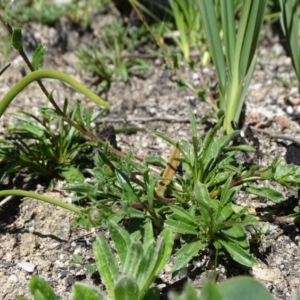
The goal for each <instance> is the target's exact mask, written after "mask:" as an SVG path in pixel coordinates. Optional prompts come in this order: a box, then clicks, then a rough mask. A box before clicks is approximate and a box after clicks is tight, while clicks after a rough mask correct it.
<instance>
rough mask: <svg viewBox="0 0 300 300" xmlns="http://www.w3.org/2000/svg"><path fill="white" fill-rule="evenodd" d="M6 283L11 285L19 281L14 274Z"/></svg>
mask: <svg viewBox="0 0 300 300" xmlns="http://www.w3.org/2000/svg"><path fill="white" fill-rule="evenodd" d="M8 281H10V282H12V283H17V282H18V281H19V279H18V277H17V276H16V275H15V274H12V275H10V276H9V277H8Z"/></svg>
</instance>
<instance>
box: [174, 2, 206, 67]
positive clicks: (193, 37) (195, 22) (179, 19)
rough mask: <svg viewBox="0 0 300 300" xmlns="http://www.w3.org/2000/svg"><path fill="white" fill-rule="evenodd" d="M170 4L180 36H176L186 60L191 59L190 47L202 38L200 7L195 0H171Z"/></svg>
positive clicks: (194, 45)
mask: <svg viewBox="0 0 300 300" xmlns="http://www.w3.org/2000/svg"><path fill="white" fill-rule="evenodd" d="M170 5H171V8H172V13H173V16H174V19H175V23H176V28H177V30H178V31H179V37H178V38H175V40H176V42H177V44H178V46H179V48H180V49H181V51H182V53H183V57H184V60H185V61H187V62H188V61H189V60H190V49H191V48H192V47H196V46H197V45H199V44H200V41H201V39H202V36H201V34H202V32H201V22H200V13H199V7H198V5H197V3H196V2H195V1H185V0H171V1H170Z"/></svg>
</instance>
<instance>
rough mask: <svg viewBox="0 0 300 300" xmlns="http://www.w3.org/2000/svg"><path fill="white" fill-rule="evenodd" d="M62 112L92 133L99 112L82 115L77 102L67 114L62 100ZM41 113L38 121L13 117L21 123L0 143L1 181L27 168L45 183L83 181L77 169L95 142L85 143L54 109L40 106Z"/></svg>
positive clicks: (10, 130)
mask: <svg viewBox="0 0 300 300" xmlns="http://www.w3.org/2000/svg"><path fill="white" fill-rule="evenodd" d="M63 113H64V114H65V115H67V116H68V117H69V118H70V119H71V120H73V121H74V122H76V123H77V124H79V125H80V126H81V127H82V128H85V129H87V130H91V129H92V128H91V123H92V122H93V121H95V119H97V118H98V117H99V115H100V114H101V113H102V112H100V113H98V114H95V113H93V111H90V112H89V113H87V114H86V115H84V109H83V105H82V104H81V103H80V102H77V103H76V104H74V105H73V106H72V107H71V108H70V111H68V101H67V100H65V104H64V107H63ZM40 114H41V118H38V117H36V116H34V115H33V114H30V113H26V112H22V115H21V114H13V116H14V117H15V118H16V119H18V120H19V121H20V122H21V123H20V124H18V125H15V126H13V127H12V128H9V129H8V134H7V135H6V136H5V138H4V139H1V140H0V145H1V148H0V159H1V161H2V165H3V164H4V167H3V168H2V169H1V171H0V178H3V177H5V176H7V175H8V174H10V173H14V172H17V171H19V170H20V169H24V168H27V169H28V172H29V174H38V175H40V176H42V177H44V178H46V179H48V180H49V179H52V178H54V177H56V176H61V177H64V178H65V179H66V180H67V181H69V182H70V181H74V180H76V181H82V180H83V179H84V178H83V175H82V174H81V173H80V171H79V170H78V169H77V166H78V165H80V163H81V162H83V161H86V160H87V156H88V151H89V150H90V149H91V146H92V144H93V145H95V142H91V141H87V140H85V139H84V138H83V136H82V134H81V133H80V132H79V131H78V130H76V129H75V128H74V127H73V126H71V125H69V124H68V123H66V122H65V121H64V119H63V118H62V117H61V116H60V115H58V114H57V112H56V111H55V110H54V109H51V108H46V107H43V108H41V109H40ZM53 126H54V127H57V130H55V129H54V128H53ZM89 152H91V151H89Z"/></svg>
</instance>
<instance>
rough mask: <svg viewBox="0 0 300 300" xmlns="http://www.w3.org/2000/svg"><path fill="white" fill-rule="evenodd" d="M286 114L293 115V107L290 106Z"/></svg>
mask: <svg viewBox="0 0 300 300" xmlns="http://www.w3.org/2000/svg"><path fill="white" fill-rule="evenodd" d="M286 112H287V113H288V114H289V115H291V114H293V113H294V109H293V107H292V106H290V105H289V106H288V107H287V108H286Z"/></svg>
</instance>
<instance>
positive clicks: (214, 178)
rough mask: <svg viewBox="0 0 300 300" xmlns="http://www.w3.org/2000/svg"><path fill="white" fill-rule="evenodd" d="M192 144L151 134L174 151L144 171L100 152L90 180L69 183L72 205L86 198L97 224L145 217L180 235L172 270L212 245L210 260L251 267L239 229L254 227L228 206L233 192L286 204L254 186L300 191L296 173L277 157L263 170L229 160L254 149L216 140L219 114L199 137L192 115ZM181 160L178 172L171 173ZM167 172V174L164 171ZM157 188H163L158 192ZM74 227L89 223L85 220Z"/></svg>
mask: <svg viewBox="0 0 300 300" xmlns="http://www.w3.org/2000/svg"><path fill="white" fill-rule="evenodd" d="M191 123H192V132H193V135H192V145H190V144H189V142H188V141H186V140H183V141H181V142H179V143H177V142H174V141H172V140H170V139H169V138H168V137H166V136H164V135H162V134H159V133H157V134H158V135H159V136H161V137H162V138H164V139H165V140H167V141H168V142H169V143H170V144H171V145H172V146H173V147H174V149H178V152H179V153H180V154H181V158H179V155H178V154H176V153H177V151H174V156H173V157H172V159H170V160H169V161H168V162H166V161H164V160H163V159H162V158H155V157H149V158H146V159H145V165H144V166H142V165H140V164H137V163H135V162H134V160H132V158H131V156H130V154H129V155H128V156H127V158H126V159H125V160H124V158H119V157H115V156H113V155H111V154H108V155H107V156H105V155H104V154H103V152H101V153H99V156H98V157H96V161H95V163H96V168H94V169H93V170H87V171H88V172H89V173H90V174H91V175H92V177H93V178H94V180H93V181H90V182H84V183H74V184H70V185H69V186H68V187H67V189H69V190H72V191H74V192H76V193H77V197H76V198H75V201H76V200H77V201H81V200H83V199H86V200H87V201H88V202H87V203H88V205H89V206H90V210H89V221H91V222H92V224H94V225H96V224H99V223H102V222H106V220H110V219H113V220H115V221H120V220H122V219H123V218H124V217H129V218H131V219H133V220H134V219H138V218H148V217H150V218H151V220H152V221H153V223H154V224H155V225H156V227H157V228H158V229H161V228H162V227H163V226H164V227H166V226H167V227H170V228H171V229H172V231H173V232H176V233H179V234H181V238H180V243H181V248H180V249H179V250H178V252H177V253H176V254H175V266H174V270H173V271H174V272H176V271H178V270H180V269H181V268H183V267H184V266H185V265H186V264H187V263H188V262H189V261H190V260H191V259H192V258H193V257H194V256H195V255H197V254H198V253H199V251H200V250H201V249H203V248H206V247H210V248H214V249H215V254H216V257H217V256H218V255H220V254H229V255H230V256H231V258H232V259H234V260H235V261H237V262H239V263H240V264H243V265H246V266H253V265H254V264H255V262H256V260H255V259H254V257H253V256H252V255H251V254H250V252H249V251H250V247H249V241H248V239H247V236H246V232H245V226H246V225H252V226H255V225H256V224H257V219H256V218H255V217H253V216H251V215H249V214H248V212H247V208H245V207H241V206H238V205H236V204H234V200H235V198H236V197H237V195H238V193H239V191H245V192H248V193H252V194H255V195H257V196H261V197H265V198H268V199H269V200H271V201H273V202H277V203H278V202H281V201H284V199H285V198H284V197H283V195H282V194H281V193H279V192H277V191H275V190H273V189H271V188H269V187H267V186H265V187H264V186H257V185H256V182H258V181H265V180H272V181H274V182H277V183H279V184H281V185H284V186H287V187H288V188H293V189H296V188H297V187H299V186H300V176H299V174H300V168H299V167H297V166H294V165H282V164H280V159H279V158H276V159H275V160H274V161H273V163H272V165H271V166H269V167H267V168H261V167H259V166H253V167H251V168H250V169H249V168H247V167H246V166H244V165H243V163H242V162H241V161H238V160H237V159H236V157H235V154H236V152H237V151H252V150H253V148H252V147H249V146H247V145H240V146H234V145H231V143H232V142H233V141H234V139H235V138H236V137H237V136H238V134H239V131H233V132H232V133H231V134H228V135H220V136H219V135H218V133H219V131H220V130H221V128H222V124H223V117H222V116H219V121H218V123H217V125H216V126H215V127H214V128H213V129H211V130H210V131H209V132H208V133H207V134H206V135H205V136H204V137H199V136H198V130H197V125H196V120H195V118H194V116H193V115H192V114H191ZM174 161H177V162H178V161H179V162H181V163H182V166H183V170H184V173H183V175H180V174H176V171H175V170H174V171H172V169H174V168H176V164H173V163H172V162H174ZM152 163H156V164H160V165H162V166H163V167H164V168H165V171H164V172H163V174H160V175H159V174H157V173H155V172H151V171H150V168H149V167H148V164H152ZM166 171H167V172H166ZM161 186H162V187H161ZM78 222H79V223H80V222H83V223H85V224H87V223H86V222H87V220H86V219H80V220H78Z"/></svg>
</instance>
